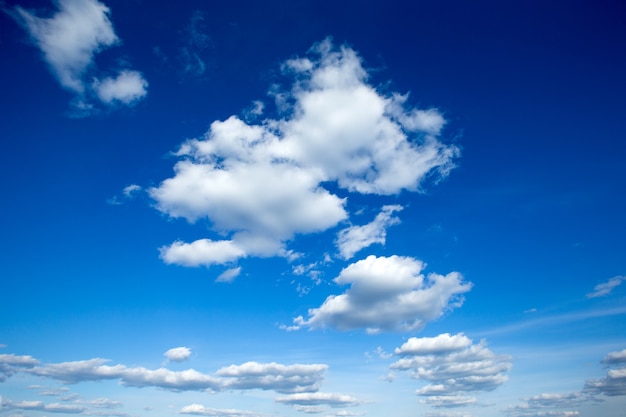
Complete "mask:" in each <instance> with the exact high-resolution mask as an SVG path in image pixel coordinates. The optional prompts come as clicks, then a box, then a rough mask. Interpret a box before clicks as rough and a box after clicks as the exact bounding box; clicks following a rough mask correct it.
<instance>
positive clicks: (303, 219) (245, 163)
mask: <svg viewBox="0 0 626 417" xmlns="http://www.w3.org/2000/svg"><path fill="white" fill-rule="evenodd" d="M282 69H283V75H284V76H285V77H287V78H289V79H291V80H292V83H291V87H290V88H289V89H287V90H285V91H281V92H280V95H281V97H283V98H284V99H285V103H287V104H288V107H287V108H285V109H284V113H281V114H280V116H281V117H280V118H277V119H271V118H267V119H264V120H263V121H262V122H261V123H260V124H249V123H247V122H244V121H243V120H241V119H240V118H238V117H237V116H231V117H229V118H228V119H226V120H224V121H214V122H213V123H212V124H211V127H210V129H209V131H208V132H207V133H206V134H205V136H204V137H202V138H199V139H192V140H189V141H187V142H185V143H184V144H183V145H182V146H181V147H180V148H179V150H178V151H177V152H176V155H177V156H178V157H179V158H180V160H179V162H177V163H176V165H175V167H174V171H175V175H174V176H173V177H172V178H168V179H166V180H164V181H163V182H161V183H160V184H159V185H158V186H157V187H153V188H151V189H149V194H150V196H151V197H152V198H153V199H154V200H155V202H156V207H157V209H158V210H160V211H161V212H163V213H166V214H167V215H169V216H170V217H173V218H184V219H186V220H188V221H189V222H192V223H193V222H195V221H197V220H199V219H208V220H209V221H210V224H211V225H212V229H213V231H214V232H216V233H219V234H221V235H222V236H226V239H225V240H222V241H219V242H222V243H218V242H216V241H213V240H211V239H202V240H200V241H197V242H202V243H196V242H192V243H184V242H175V243H174V244H172V245H170V246H165V247H163V248H162V249H161V254H162V258H163V260H164V261H165V262H167V263H176V264H180V265H185V266H196V265H206V266H209V265H212V264H216V263H224V262H232V261H235V260H236V259H239V258H243V257H246V256H259V257H268V256H285V257H287V256H289V254H290V253H291V252H290V251H289V250H287V249H286V247H285V245H286V243H287V242H288V241H290V240H291V239H293V238H294V236H296V235H298V234H308V233H315V232H320V231H324V230H327V229H329V228H332V227H334V226H336V225H337V224H338V223H339V222H341V221H343V220H346V219H347V218H348V213H347V212H346V209H345V204H346V199H345V197H341V196H339V195H336V194H334V193H333V192H336V191H337V190H336V188H335V187H333V188H332V190H333V192H331V191H330V189H327V188H325V185H326V184H331V183H333V184H337V185H338V187H339V189H338V191H341V192H355V193H361V194H377V195H393V194H397V193H399V192H401V191H402V190H409V191H418V190H420V188H421V186H422V183H423V181H424V180H425V179H426V178H427V177H433V178H435V179H438V178H442V177H445V176H446V175H447V174H448V172H449V171H450V169H451V168H452V167H453V166H454V163H453V161H454V159H455V158H456V157H457V156H458V154H459V150H458V149H457V148H456V147H454V146H447V145H444V144H443V143H441V142H440V141H439V140H438V139H437V135H438V133H439V130H440V128H441V126H443V122H442V120H443V116H441V115H440V114H439V112H438V111H437V110H436V109H429V110H427V111H419V110H416V109H412V108H410V107H408V106H407V105H406V102H405V101H406V100H405V99H402V98H400V96H399V95H391V96H386V95H383V94H382V93H380V92H378V91H377V90H376V89H375V88H374V87H372V86H371V85H369V84H368V83H367V78H368V77H367V72H366V71H365V69H364V68H363V66H362V62H361V59H360V58H359V57H358V55H357V54H356V52H355V51H354V50H352V49H351V48H349V47H346V46H343V47H339V48H337V47H335V46H334V45H333V44H332V42H331V41H330V40H325V41H323V42H320V43H319V44H317V45H315V46H314V47H313V48H312V49H311V51H310V54H309V55H308V57H305V58H297V59H292V60H289V61H287V62H286V63H285V64H284V65H283V67H282ZM276 94H278V93H276ZM255 108H258V109H261V108H263V106H261V105H256V107H255ZM259 111H260V110H259ZM279 111H280V110H279ZM426 114H428V116H426ZM437 115H439V116H437ZM428 118H430V119H429V120H431V121H430V122H428V121H426V119H428ZM436 120H439V122H436ZM391 207H394V206H391ZM393 211H397V209H396V208H390V207H387V208H385V209H383V213H386V214H383V215H382V216H383V217H382V218H380V219H379V220H378V223H376V221H375V223H374V224H373V225H371V226H369V229H367V228H366V229H365V230H361V232H360V233H361V234H362V235H363V234H368V233H369V234H368V235H367V236H365V237H364V238H362V239H361V240H357V237H358V236H356V235H357V234H358V230H357V229H354V230H355V231H354V232H352V234H350V232H345V235H344V239H345V242H346V243H345V244H343V245H344V246H343V247H344V253H345V254H346V255H348V254H349V253H350V252H352V251H356V250H358V247H359V245H361V247H363V246H362V245H365V244H370V243H369V241H371V243H375V242H380V241H381V239H384V230H381V228H383V227H386V226H388V225H390V224H392V223H394V222H395V220H391V218H386V216H387V217H390V216H391V214H390V213H391V212H393ZM385 219H386V220H385ZM342 242H343V241H342ZM199 246H200V247H201V250H200V248H199ZM225 247H227V248H228V250H227V253H228V256H224V253H223V251H224V250H225Z"/></svg>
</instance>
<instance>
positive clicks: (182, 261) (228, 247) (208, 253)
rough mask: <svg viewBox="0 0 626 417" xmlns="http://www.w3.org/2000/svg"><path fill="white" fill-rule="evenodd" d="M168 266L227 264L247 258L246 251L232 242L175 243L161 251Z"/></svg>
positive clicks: (200, 241) (204, 240)
mask: <svg viewBox="0 0 626 417" xmlns="http://www.w3.org/2000/svg"><path fill="white" fill-rule="evenodd" d="M159 250H160V252H161V259H163V261H165V263H166V264H177V265H183V266H200V265H206V266H209V265H213V264H226V263H229V262H233V261H236V260H237V259H239V258H241V257H243V256H245V251H244V250H243V249H242V248H240V247H239V246H238V245H237V244H236V243H234V242H233V241H231V240H219V241H213V240H209V239H200V240H196V241H194V242H192V243H184V242H180V241H177V242H174V243H172V244H171V245H170V246H163V247H162V248H160V249H159Z"/></svg>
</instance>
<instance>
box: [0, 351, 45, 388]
mask: <svg viewBox="0 0 626 417" xmlns="http://www.w3.org/2000/svg"><path fill="white" fill-rule="evenodd" d="M38 363H39V361H38V360H37V359H35V358H33V357H32V356H27V355H21V356H20V355H13V354H6V353H5V354H0V382H4V381H6V379H7V378H8V377H10V376H11V375H13V374H15V373H16V372H19V371H20V370H22V369H25V368H32V367H33V366H35V365H37V364H38Z"/></svg>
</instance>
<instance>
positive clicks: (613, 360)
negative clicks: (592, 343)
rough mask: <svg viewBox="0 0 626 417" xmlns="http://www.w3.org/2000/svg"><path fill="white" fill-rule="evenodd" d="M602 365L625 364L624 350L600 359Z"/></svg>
mask: <svg viewBox="0 0 626 417" xmlns="http://www.w3.org/2000/svg"><path fill="white" fill-rule="evenodd" d="M602 363H603V364H605V365H617V364H620V363H626V349H624V350H620V351H617V352H610V353H608V354H607V355H606V356H605V357H604V359H602Z"/></svg>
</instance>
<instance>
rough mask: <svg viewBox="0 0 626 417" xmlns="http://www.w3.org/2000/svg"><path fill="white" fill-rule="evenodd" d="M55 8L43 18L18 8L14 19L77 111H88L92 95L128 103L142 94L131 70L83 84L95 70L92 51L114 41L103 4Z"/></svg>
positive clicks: (86, 1) (84, 1) (81, 2)
mask: <svg viewBox="0 0 626 417" xmlns="http://www.w3.org/2000/svg"><path fill="white" fill-rule="evenodd" d="M56 3H57V5H58V11H57V12H56V13H55V14H54V15H52V16H51V17H48V18H42V17H38V16H36V15H35V14H34V13H32V12H30V11H28V10H25V9H23V8H21V7H19V6H16V7H15V9H14V10H15V13H14V17H15V18H16V20H17V21H18V22H19V23H20V24H22V25H23V26H24V28H25V29H26V30H27V31H28V33H29V35H30V36H31V38H32V39H33V41H34V42H35V44H36V45H37V47H39V49H40V50H41V52H42V53H43V58H44V60H45V61H46V63H47V64H48V65H49V66H50V69H51V70H52V72H53V74H54V75H55V76H56V78H57V79H58V81H59V83H60V84H61V86H62V87H64V88H65V89H67V90H70V91H72V92H74V93H76V94H77V97H76V98H75V100H73V105H74V108H75V110H76V111H77V112H79V113H83V114H89V113H90V112H92V111H93V110H94V107H93V105H92V104H90V103H89V100H90V97H91V96H92V95H93V94H95V95H96V96H97V97H98V98H99V99H100V100H101V101H102V102H103V103H105V104H110V103H111V102H113V101H115V100H117V101H120V102H122V103H124V104H130V103H132V102H134V101H136V100H139V99H141V98H143V97H144V96H145V94H146V91H145V88H146V87H147V82H146V81H145V80H143V78H142V77H141V76H140V75H139V73H137V72H135V71H128V70H124V71H122V72H121V73H120V75H119V76H118V78H116V79H111V78H107V79H105V80H104V81H96V82H95V83H93V85H92V84H91V83H89V82H87V81H86V80H87V79H90V78H92V77H87V74H88V73H90V72H94V71H95V69H94V68H95V65H94V55H95V54H96V53H98V52H100V51H102V50H104V49H106V48H109V47H111V46H113V45H116V44H118V43H119V38H118V37H117V35H116V34H115V31H114V29H113V24H112V23H111V21H110V20H109V8H108V7H107V6H105V5H104V4H102V3H100V2H99V1H97V0H59V1H58V2H56Z"/></svg>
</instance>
